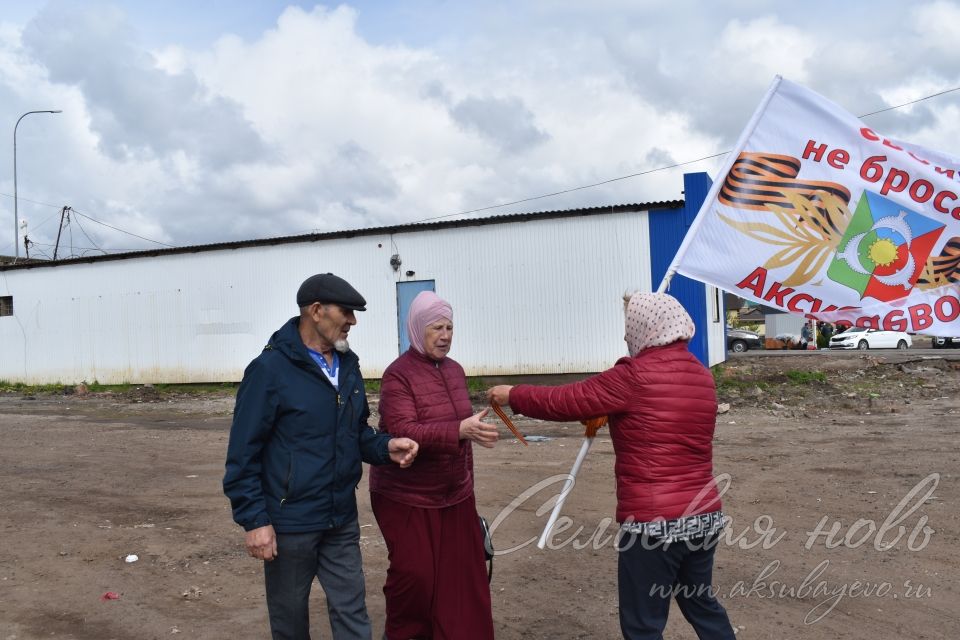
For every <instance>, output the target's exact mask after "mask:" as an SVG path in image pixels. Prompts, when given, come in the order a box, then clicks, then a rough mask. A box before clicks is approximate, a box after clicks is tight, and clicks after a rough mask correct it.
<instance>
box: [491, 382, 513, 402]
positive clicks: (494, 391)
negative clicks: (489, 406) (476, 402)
mask: <svg viewBox="0 0 960 640" xmlns="http://www.w3.org/2000/svg"><path fill="white" fill-rule="evenodd" d="M511 389H513V385H511V384H498V385H497V386H495V387H490V388H489V389H487V400H489V401H490V402H496V403H497V404H498V405H500V406H501V407H509V406H510V390H511Z"/></svg>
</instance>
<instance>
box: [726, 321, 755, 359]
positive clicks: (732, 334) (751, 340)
mask: <svg viewBox="0 0 960 640" xmlns="http://www.w3.org/2000/svg"><path fill="white" fill-rule="evenodd" d="M762 348H763V341H762V340H761V339H760V334H758V333H754V332H753V331H747V330H746V329H733V328H732V327H727V349H729V350H730V351H733V352H734V353H743V352H744V351H747V350H748V349H762Z"/></svg>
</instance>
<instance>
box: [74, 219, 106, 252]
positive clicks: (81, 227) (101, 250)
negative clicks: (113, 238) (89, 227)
mask: <svg viewBox="0 0 960 640" xmlns="http://www.w3.org/2000/svg"><path fill="white" fill-rule="evenodd" d="M73 222H76V223H77V228H78V229H80V231H81V232H83V235H84V237H85V238H86V239H87V240H89V241H90V244H92V245H93V246H94V247H96V249H97V251H100V252H102V253H103V254H104V255H106V253H107V252H106V251H104V250H103V249H101V248H100V247H97V243H96V242H94V241H93V238H91V237H90V234H88V233H87V231H86V229H84V228H83V225H81V224H80V221H79V220H76V219H74V220H73Z"/></svg>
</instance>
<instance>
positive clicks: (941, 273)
mask: <svg viewBox="0 0 960 640" xmlns="http://www.w3.org/2000/svg"><path fill="white" fill-rule="evenodd" d="M928 275H929V276H930V277H928ZM951 282H952V283H960V237H954V238H950V240H949V241H948V242H947V244H945V245H943V250H942V251H941V252H940V255H939V256H934V257H932V258H930V259H929V260H927V270H926V271H923V272H921V274H920V277H919V278H918V279H917V284H918V285H920V286H921V287H922V288H925V289H926V288H933V287H940V286H944V285H945V284H947V283H951ZM924 285H926V286H924Z"/></svg>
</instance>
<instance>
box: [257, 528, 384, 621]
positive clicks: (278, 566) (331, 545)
mask: <svg viewBox="0 0 960 640" xmlns="http://www.w3.org/2000/svg"><path fill="white" fill-rule="evenodd" d="M314 578H318V579H319V580H320V586H321V587H323V591H324V593H325V594H326V596H327V612H328V614H329V616H330V630H331V632H332V634H333V638H334V640H370V638H371V636H372V631H371V628H370V618H369V616H368V615H367V605H366V585H365V583H364V579H363V567H362V559H361V555H360V526H359V523H358V522H357V520H356V519H354V520H353V521H352V522H350V523H348V524H346V525H344V526H342V527H337V528H334V529H326V530H324V531H316V532H313V533H280V534H277V557H276V558H275V559H273V560H271V561H270V562H265V563H264V579H265V583H266V589H267V609H268V611H269V612H270V629H271V631H272V632H273V640H309V638H310V618H309V614H308V609H307V606H308V602H309V599H310V587H311V586H312V585H313V579H314Z"/></svg>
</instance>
